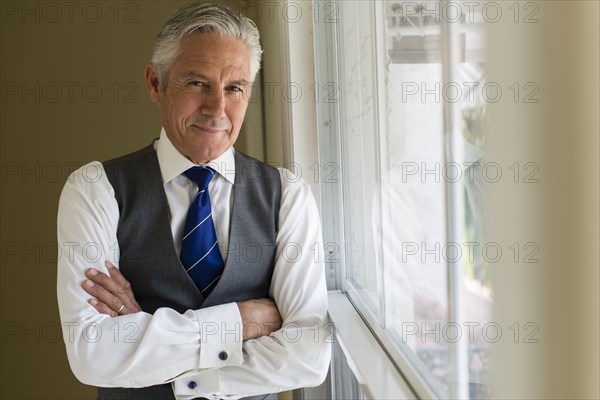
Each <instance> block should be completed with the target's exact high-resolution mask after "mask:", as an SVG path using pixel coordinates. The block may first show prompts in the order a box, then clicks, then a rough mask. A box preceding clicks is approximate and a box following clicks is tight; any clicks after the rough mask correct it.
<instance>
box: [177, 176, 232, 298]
mask: <svg viewBox="0 0 600 400" xmlns="http://www.w3.org/2000/svg"><path fill="white" fill-rule="evenodd" d="M184 174H185V176H187V177H188V178H189V179H190V180H191V181H192V182H196V183H197V184H198V193H197V194H196V198H195V199H194V201H193V202H192V204H191V205H190V209H189V211H188V215H187V218H186V220H185V228H184V229H183V239H182V243H181V263H182V264H183V266H184V267H185V269H186V271H187V272H188V274H190V277H191V278H192V280H193V281H194V283H195V284H196V286H197V287H198V289H200V292H201V293H202V295H203V296H204V297H207V296H208V295H209V293H210V292H211V291H212V290H213V288H214V287H215V286H216V285H217V282H218V281H219V278H220V277H221V274H222V273H223V258H222V257H221V252H220V251H219V245H218V243H217V235H216V233H215V226H214V224H213V219H212V210H211V207H210V196H209V194H208V184H209V182H210V181H211V179H212V178H213V177H214V175H215V171H214V170H213V169H211V168H208V167H192V168H190V169H188V170H187V171H185V172H184Z"/></svg>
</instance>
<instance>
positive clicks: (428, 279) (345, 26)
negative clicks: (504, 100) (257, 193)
mask: <svg viewBox="0 0 600 400" xmlns="http://www.w3.org/2000/svg"><path fill="white" fill-rule="evenodd" d="M337 4H339V8H340V18H339V21H338V24H337V47H338V60H339V65H338V73H339V85H340V88H341V94H342V95H341V102H340V105H339V108H340V109H339V113H340V118H341V121H340V132H341V149H340V151H341V160H342V161H341V162H342V176H343V181H342V191H343V207H344V218H345V220H344V224H343V225H344V238H345V260H346V287H345V289H346V290H348V292H349V293H350V295H351V296H354V297H358V298H360V300H361V301H363V302H364V303H365V304H367V305H368V307H369V310H370V312H371V313H372V315H373V316H374V317H375V319H376V320H377V321H378V323H379V324H380V326H381V327H383V328H384V329H385V331H386V332H387V334H388V335H389V337H390V338H392V340H393V342H394V343H395V345H396V349H397V351H398V352H399V354H401V355H402V356H403V357H405V359H408V360H409V361H410V363H411V365H412V366H413V367H414V369H415V370H416V371H418V373H419V374H420V376H421V377H422V378H423V380H425V381H426V382H427V383H428V384H429V385H430V387H431V388H432V389H433V391H434V392H435V393H436V394H437V395H439V396H440V397H448V396H452V395H453V394H455V393H457V391H456V386H457V385H458V386H460V385H463V386H464V387H465V388H466V390H467V391H468V393H469V395H470V397H472V398H482V397H486V396H488V394H489V393H488V392H489V389H488V386H487V382H488V374H489V366H488V365H489V362H488V355H487V346H486V344H487V342H486V341H485V340H483V339H484V337H483V334H482V332H481V330H482V328H483V327H484V326H485V324H486V323H488V322H490V320H491V317H490V309H491V297H492V295H491V290H490V277H489V270H488V267H487V266H486V265H485V263H484V260H483V259H482V256H481V255H482V251H481V248H482V246H483V244H484V241H483V237H482V221H481V215H482V206H483V190H482V187H483V185H482V182H481V179H480V178H481V177H482V173H481V167H482V165H483V159H484V153H483V151H482V148H483V144H484V140H485V133H484V131H485V129H484V127H485V115H486V112H485V101H484V99H483V96H482V94H484V92H483V91H482V87H483V85H484V84H485V70H484V61H485V52H484V50H485V36H484V33H485V32H484V29H483V20H482V18H481V10H480V9H479V8H478V7H477V6H476V5H474V4H473V2H471V3H469V4H468V5H464V4H463V3H462V2H453V8H452V9H449V8H447V7H446V8H444V3H440V2H436V1H428V2H409V1H385V2H379V1H343V2H338V3H337ZM452 12H455V13H458V14H452ZM443 18H446V19H447V20H450V22H451V24H452V27H451V29H454V30H455V32H456V34H457V37H458V43H459V46H458V47H459V50H458V51H459V57H458V60H459V62H458V63H457V64H456V65H451V66H447V65H445V64H444V61H443V60H444V59H443V51H444V48H443V46H444V45H445V44H444V43H445V41H444V37H443V34H444V33H443V32H444V30H443V29H442V19H443ZM447 67H450V68H452V69H453V72H454V74H453V75H452V76H454V79H455V80H456V81H455V82H444V80H443V72H444V68H447ZM449 101H450V102H453V103H455V104H457V105H458V106H459V108H460V113H459V114H458V115H460V117H459V118H460V119H461V121H459V123H460V126H461V127H462V128H461V130H462V131H461V132H460V133H459V134H460V138H461V141H462V146H463V153H464V154H463V156H462V159H453V158H452V157H453V156H451V155H449V154H448V153H447V152H445V136H444V103H445V102H449ZM449 183H450V184H454V185H460V190H461V191H462V192H463V194H464V199H463V202H462V203H461V204H460V207H462V208H463V209H464V210H462V211H461V213H460V215H461V217H464V229H463V230H464V232H463V233H462V237H461V240H458V241H456V242H451V241H449V240H448V239H447V231H448V225H447V221H448V220H449V219H448V213H452V212H455V211H453V210H452V209H450V207H449V201H448V198H447V185H448V184H449ZM461 227H463V225H462V224H461ZM449 260H454V261H458V264H459V267H460V269H461V276H462V282H461V284H460V285H459V287H458V288H454V289H451V290H450V292H449V287H450V288H452V287H453V286H452V285H449V282H448V275H447V271H448V261H449ZM458 291H460V292H461V293H457V292H458ZM458 294H460V298H461V299H462V300H461V301H460V302H458V303H457V304H458V306H459V307H461V310H460V313H461V315H462V320H461V323H460V324H457V323H455V322H454V321H451V320H449V317H448V316H449V315H452V314H451V311H452V310H449V301H448V299H453V296H457V295H458ZM457 338H460V339H459V340H463V341H464V340H466V341H467V342H468V343H467V346H466V347H462V349H463V350H464V349H466V350H465V351H468V355H467V362H466V368H467V369H468V371H467V375H468V377H467V378H465V379H466V380H468V382H464V381H463V382H455V381H453V380H456V379H457V378H456V377H457V376H461V375H460V374H457V373H456V368H461V366H460V365H457V364H456V361H455V358H451V357H450V354H451V352H452V351H456V349H461V347H456V341H457ZM463 366H464V365H463ZM463 393H464V392H463Z"/></svg>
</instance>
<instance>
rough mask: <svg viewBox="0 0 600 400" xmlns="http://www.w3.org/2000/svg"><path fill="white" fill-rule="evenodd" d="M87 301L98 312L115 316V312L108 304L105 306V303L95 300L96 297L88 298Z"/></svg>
mask: <svg viewBox="0 0 600 400" xmlns="http://www.w3.org/2000/svg"><path fill="white" fill-rule="evenodd" d="M88 303H89V304H90V305H91V306H92V307H94V308H95V309H96V311H98V312H99V313H100V314H105V315H108V316H111V317H116V316H117V313H116V312H115V311H114V310H112V309H111V308H110V307H109V306H107V305H106V304H104V303H102V302H100V301H98V300H96V299H89V300H88Z"/></svg>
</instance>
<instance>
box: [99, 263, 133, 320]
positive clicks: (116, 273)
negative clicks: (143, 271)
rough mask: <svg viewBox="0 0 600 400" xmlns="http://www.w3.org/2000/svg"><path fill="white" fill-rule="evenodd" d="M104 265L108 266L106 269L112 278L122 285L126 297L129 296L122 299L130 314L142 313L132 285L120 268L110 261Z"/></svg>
mask: <svg viewBox="0 0 600 400" xmlns="http://www.w3.org/2000/svg"><path fill="white" fill-rule="evenodd" d="M104 265H105V266H106V269H107V270H108V273H109V274H110V277H111V278H113V279H114V280H115V281H116V282H117V283H118V284H119V285H121V287H122V288H123V289H124V291H125V295H126V296H127V298H125V299H123V297H120V298H121V299H122V300H123V303H124V304H125V308H127V309H128V311H130V312H137V311H140V310H141V309H142V308H141V307H140V305H139V304H138V302H137V301H136V300H135V296H134V294H133V290H132V288H131V284H130V283H129V281H128V280H127V279H125V277H124V276H123V274H121V271H120V270H119V268H117V267H115V266H114V264H113V263H111V262H110V261H108V260H106V261H105V262H104ZM123 311H125V310H123ZM120 314H121V315H122V314H125V312H121V313H120ZM127 314H128V313H127Z"/></svg>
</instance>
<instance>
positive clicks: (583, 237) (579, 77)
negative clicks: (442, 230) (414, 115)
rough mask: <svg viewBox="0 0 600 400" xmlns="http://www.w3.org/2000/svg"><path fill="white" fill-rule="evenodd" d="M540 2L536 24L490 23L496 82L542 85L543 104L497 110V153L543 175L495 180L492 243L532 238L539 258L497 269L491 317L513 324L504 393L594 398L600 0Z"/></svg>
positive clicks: (502, 371) (497, 385) (500, 366)
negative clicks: (531, 178) (533, 179)
mask: <svg viewBox="0 0 600 400" xmlns="http://www.w3.org/2000/svg"><path fill="white" fill-rule="evenodd" d="M536 3H537V4H538V5H539V7H540V8H539V12H538V13H537V18H536V19H537V22H535V23H529V24H515V23H514V22H513V21H512V19H511V18H505V19H502V21H501V22H499V23H498V24H495V25H493V24H490V40H491V42H490V46H489V49H490V54H489V58H490V60H489V61H490V62H489V66H490V76H489V81H490V82H498V83H500V84H501V85H502V86H503V87H505V86H506V87H508V85H511V84H513V82H519V83H521V84H524V83H525V82H534V83H535V84H536V85H537V86H538V88H539V92H538V94H537V95H536V96H535V98H536V99H538V101H537V102H536V103H524V102H523V101H518V102H515V101H501V102H498V104H495V105H492V106H491V107H490V110H491V113H490V114H491V121H490V122H491V124H490V125H491V132H490V135H489V138H490V143H489V156H490V160H493V161H495V162H497V163H499V164H500V165H503V166H504V165H513V164H514V163H515V162H520V163H521V164H520V165H521V166H524V165H525V164H524V163H527V162H532V163H535V165H537V172H536V179H537V180H538V181H537V182H530V183H525V182H523V180H522V178H523V175H521V179H520V180H518V183H515V182H514V179H513V178H514V177H513V176H512V175H511V176H510V178H509V179H502V181H501V182H498V183H494V184H490V185H489V187H488V189H489V209H488V211H489V220H490V224H489V235H488V238H487V240H489V241H496V242H499V243H505V244H507V245H511V244H512V243H515V242H516V243H519V244H520V246H522V245H523V244H525V243H534V244H535V245H536V246H537V250H538V251H537V252H536V254H535V255H534V257H533V258H534V259H537V260H539V262H537V263H524V262H522V261H523V257H524V256H525V254H531V250H533V249H534V247H529V248H527V249H522V252H521V255H520V259H519V262H516V263H513V262H504V263H502V264H501V265H500V263H499V264H497V265H495V266H494V267H493V268H494V269H493V271H492V273H493V279H492V282H493V285H494V314H495V315H494V318H495V321H496V322H498V323H499V324H500V326H502V327H505V326H506V327H508V326H512V327H513V331H508V330H506V331H505V332H504V335H505V337H504V338H503V340H500V341H499V342H498V343H497V344H496V345H495V346H494V347H493V364H492V372H493V375H494V376H493V391H494V396H495V397H496V398H503V399H509V398H514V399H523V398H536V399H551V398H554V399H567V398H568V399H575V398H586V399H597V398H599V397H600V392H599V386H598V376H599V375H600V368H599V359H598V357H599V353H600V349H599V347H598V346H599V343H598V338H599V337H600V332H599V328H598V327H599V318H600V310H599V292H600V289H599V270H598V267H599V258H598V257H599V254H598V243H599V242H600V238H599V226H598V225H599V222H598V221H599V217H600V216H599V212H598V208H599V200H598V191H599V182H600V177H599V153H598V152H599V144H600V143H599V128H600V127H599V113H598V110H599V109H600V101H599V91H598V87H599V83H600V82H599V81H598V78H599V76H598V71H599V70H600V64H599V49H600V43H599V38H600V34H599V26H598V16H599V3H598V2H589V1H569V2H567V1H539V2H536ZM521 100H523V99H522V98H521ZM522 172H524V173H530V172H532V169H529V170H528V171H524V170H523V171H522ZM512 256H514V255H513V254H511V255H509V256H508V257H507V258H512ZM503 260H504V259H503ZM511 261H512V260H511ZM515 322H517V323H519V324H520V325H519V326H518V329H517V331H518V333H519V335H518V336H515V332H514V329H515V327H516V326H515V325H514V323H515ZM527 323H530V325H529V326H528V327H526V326H525V324H527ZM536 327H537V329H536ZM534 330H535V334H534V335H531V334H533V333H534ZM529 335H531V336H529ZM515 338H516V340H515ZM528 339H529V340H528ZM532 340H533V341H532Z"/></svg>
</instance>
